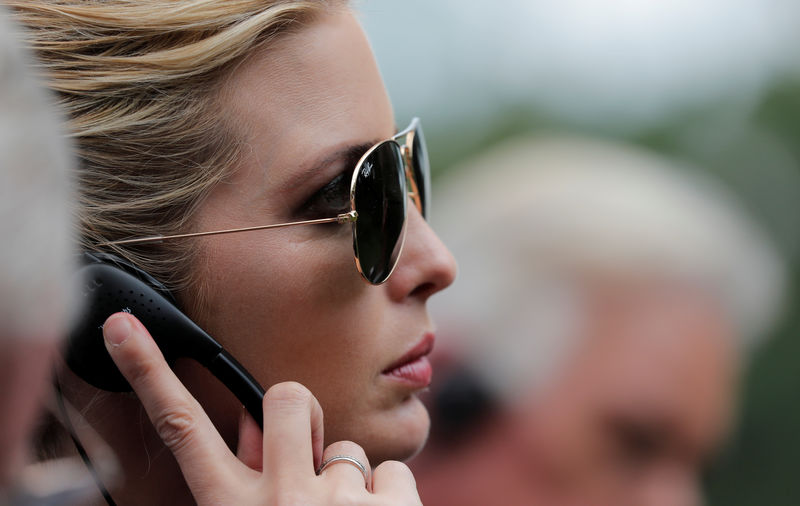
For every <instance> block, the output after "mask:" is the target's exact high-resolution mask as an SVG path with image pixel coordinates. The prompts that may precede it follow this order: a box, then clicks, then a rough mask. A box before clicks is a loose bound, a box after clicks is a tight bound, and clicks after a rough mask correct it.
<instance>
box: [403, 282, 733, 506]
mask: <svg viewBox="0 0 800 506" xmlns="http://www.w3.org/2000/svg"><path fill="white" fill-rule="evenodd" d="M587 286H588V288H586V296H585V298H584V299H583V303H584V304H585V305H584V306H583V308H584V309H583V317H582V318H581V325H580V326H579V327H578V328H577V329H576V332H578V335H577V336H575V337H576V341H575V342H576V345H575V347H574V348H573V349H572V352H571V353H570V354H568V356H567V357H565V359H564V360H563V362H562V363H561V364H560V367H558V368H557V370H556V372H555V373H554V374H553V375H552V376H550V377H549V378H547V379H546V380H545V381H544V382H543V383H541V384H539V385H529V386H528V387H527V389H526V390H525V392H526V393H524V394H522V395H521V396H520V397H519V398H518V399H515V400H511V406H510V407H508V408H507V409H506V410H505V411H502V412H500V413H499V414H495V415H493V416H492V417H490V418H489V419H487V420H486V421H485V423H484V425H482V426H480V427H478V429H476V430H475V431H473V433H472V434H473V435H472V437H471V439H470V440H469V441H468V442H465V443H463V444H460V445H459V446H457V447H452V446H451V447H447V448H443V449H442V450H438V449H437V444H436V443H437V442H436V441H433V445H432V446H431V448H430V451H428V450H426V452H424V453H423V455H422V457H423V459H421V461H420V462H419V463H418V467H417V469H416V473H417V481H418V485H419V489H420V493H421V496H422V499H423V502H424V503H425V504H426V505H430V506H440V505H441V506H446V505H449V504H460V505H461V506H467V505H476V506H477V505H483V504H503V505H506V506H514V505H547V506H593V505H597V506H627V505H630V506H661V505H663V506H692V505H699V504H700V503H701V500H700V491H699V477H700V474H701V472H702V470H703V468H704V466H705V465H706V464H707V462H708V460H709V459H710V458H712V457H713V455H714V453H715V452H716V450H717V448H718V446H719V445H720V443H721V442H722V440H723V439H724V437H725V436H726V434H727V432H728V430H729V427H728V426H729V423H730V419H731V413H732V408H733V398H734V391H735V381H736V375H737V369H738V367H737V356H736V355H737V354H736V350H735V349H734V346H735V344H734V343H735V340H734V339H733V336H732V335H731V332H732V330H731V328H729V327H728V325H727V321H728V320H727V319H726V317H725V315H724V314H723V313H722V312H721V311H720V309H719V308H718V307H717V306H716V305H715V304H714V303H713V301H712V300H710V299H709V298H707V297H705V295H704V294H702V293H700V292H698V291H695V290H692V289H687V288H685V287H678V286H674V285H670V286H666V285H664V286H662V285H658V284H652V283H645V284H630V285H629V284H624V285H623V284H604V283H588V284H587ZM437 452H438V453H437Z"/></svg>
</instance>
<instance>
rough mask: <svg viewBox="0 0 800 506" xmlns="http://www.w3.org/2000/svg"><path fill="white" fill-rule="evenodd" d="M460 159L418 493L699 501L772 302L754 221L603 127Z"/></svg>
mask: <svg viewBox="0 0 800 506" xmlns="http://www.w3.org/2000/svg"><path fill="white" fill-rule="evenodd" d="M452 174H454V177H453V178H452V179H451V180H450V181H440V182H439V185H438V188H441V189H443V193H442V194H440V195H437V198H436V202H437V208H436V209H434V220H436V224H437V226H438V229H439V230H440V231H441V233H442V236H443V238H444V239H445V241H446V242H447V243H448V245H449V246H450V247H451V248H452V249H453V251H454V253H455V254H456V257H457V258H459V261H460V279H459V281H458V282H457V286H456V288H455V289H454V290H453V291H452V292H451V294H450V296H449V297H448V296H445V297H442V299H440V301H439V304H438V305H434V307H433V311H434V313H436V316H437V317H438V318H437V321H439V322H440V331H439V334H440V336H441V339H440V342H439V346H438V353H439V359H440V361H441V365H442V367H440V368H439V369H438V370H437V372H442V369H443V370H444V373H443V374H438V375H437V379H436V381H435V382H434V387H435V388H436V390H435V391H434V392H432V394H433V395H432V397H431V402H432V403H433V406H432V413H433V416H434V426H433V427H434V432H433V434H432V437H431V440H430V442H429V445H428V447H427V448H426V450H425V451H424V452H423V454H422V455H421V456H420V457H419V458H418V459H417V461H416V462H415V463H414V464H415V469H414V470H415V474H416V476H417V480H418V485H419V489H420V493H421V495H422V499H423V501H424V503H425V504H426V505H428V506H445V505H451V504H459V505H462V506H466V505H473V504H474V505H486V504H502V505H510V506H511V505H523V504H524V505H530V504H543V505H549V506H561V505H576V506H578V505H580V506H589V505H609V506H626V505H631V506H657V505H669V506H690V505H696V504H700V503H701V498H700V493H699V477H700V474H701V472H702V470H703V468H704V466H706V465H707V463H708V461H709V459H711V458H712V457H713V456H714V454H715V452H716V451H717V449H718V448H719V446H720V444H721V443H722V442H723V441H724V439H725V437H726V435H727V434H728V432H729V431H730V429H731V423H732V418H733V414H734V411H735V400H736V395H735V392H736V384H737V378H738V376H739V374H740V372H741V369H742V365H743V363H744V362H746V356H747V353H748V350H750V349H751V348H752V347H753V345H754V343H755V342H756V341H757V338H758V337H759V336H763V335H764V332H765V330H766V329H767V328H768V327H769V325H770V324H771V322H772V321H773V318H774V317H775V315H776V313H777V311H778V308H779V304H780V299H781V293H782V284H783V266H782V263H781V260H780V259H779V258H778V256H777V254H776V252H775V250H774V249H773V248H772V247H771V245H770V243H769V241H767V240H766V238H765V237H764V236H763V235H762V233H761V231H760V229H759V228H758V227H756V226H755V225H754V224H753V223H752V222H751V221H750V220H749V218H748V217H747V216H746V214H745V213H744V212H743V211H742V209H741V208H740V207H739V205H738V203H737V202H736V201H735V199H733V198H732V197H731V196H730V195H729V194H727V193H726V192H725V191H723V190H722V189H721V188H720V187H719V186H716V185H714V184H713V183H712V182H711V181H709V180H704V179H702V178H701V177H700V176H699V174H698V173H697V172H696V171H695V172H690V171H688V170H686V169H684V168H681V167H677V166H675V164H674V163H673V162H670V161H667V160H663V159H660V158H658V157H655V156H654V155H652V154H649V153H646V152H642V151H637V150H635V149H633V148H630V147H627V146H623V145H616V144H611V143H607V142H600V141H591V140H585V139H578V138H558V137H551V138H546V139H531V138H523V139H518V140H516V141H511V142H508V143H507V144H505V145H503V146H501V147H499V148H497V149H495V150H494V151H492V152H491V153H490V154H488V155H486V156H484V157H482V158H480V159H478V160H474V162H473V163H471V164H470V165H469V166H468V167H461V168H459V169H457V170H453V171H452ZM448 336H450V337H452V341H450V342H448V341H447V340H446V339H447V338H448ZM437 385H438V386H437Z"/></svg>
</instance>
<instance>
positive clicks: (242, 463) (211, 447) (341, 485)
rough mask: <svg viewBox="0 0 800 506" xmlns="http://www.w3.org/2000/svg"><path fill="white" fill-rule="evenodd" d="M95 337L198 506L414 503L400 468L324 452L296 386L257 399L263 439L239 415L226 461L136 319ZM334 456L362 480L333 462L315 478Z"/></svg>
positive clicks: (312, 414)
mask: <svg viewBox="0 0 800 506" xmlns="http://www.w3.org/2000/svg"><path fill="white" fill-rule="evenodd" d="M103 335H104V337H105V340H106V348H107V349H108V352H109V353H110V354H111V357H112V358H113V360H114V362H115V363H116V364H117V367H119V370H120V371H121V372H122V374H123V375H124V376H125V378H126V379H127V380H128V382H129V383H130V384H131V386H132V387H133V389H134V391H136V394H137V395H138V396H139V399H140V400H141V402H142V404H143V405H144V408H145V410H146V411H147V415H148V416H149V417H150V421H151V422H152V423H153V425H154V426H155V428H156V431H157V432H158V434H159V436H160V437H161V439H162V440H163V441H164V444H166V445H167V447H168V448H169V449H170V450H171V451H172V453H173V454H174V455H175V458H176V459H177V461H178V464H179V465H180V468H181V471H182V472H183V476H184V478H185V479H186V482H187V483H188V485H189V488H190V489H191V491H192V494H193V495H194V498H195V500H196V501H197V503H198V504H199V505H210V504H236V505H256V504H258V505H278V504H280V505H283V504H304V505H323V504H326V505H327V504H342V505H344V504H346V505H354V504H363V505H371V504H382V505H388V504H403V505H419V504H421V501H420V498H419V495H418V494H417V490H416V482H415V480H414V476H413V475H412V474H411V471H410V470H409V469H408V467H406V466H405V464H402V463H400V462H392V461H389V462H384V463H383V464H381V465H379V466H378V467H377V468H376V469H375V470H374V471H372V470H370V466H369V462H368V460H367V457H366V455H365V454H364V450H363V449H362V448H361V447H360V446H358V445H357V444H355V443H352V442H349V441H340V442H337V443H333V444H331V445H330V446H328V448H326V449H325V451H324V452H323V449H322V446H323V427H322V408H320V405H319V402H317V400H316V398H314V396H313V395H312V394H311V392H309V391H308V389H306V388H305V387H304V386H302V385H300V384H299V383H291V382H287V383H280V384H277V385H275V386H273V387H272V388H270V389H269V391H268V392H267V394H266V395H265V396H264V401H263V409H264V433H263V437H262V435H261V431H260V430H259V429H258V426H257V425H256V423H255V421H253V419H252V417H250V416H249V415H246V416H244V417H243V420H242V423H241V424H240V433H239V448H238V450H237V455H234V454H233V453H232V452H231V451H230V450H229V449H228V446H227V445H226V444H225V442H224V441H223V440H222V437H221V436H220V435H219V433H218V432H217V431H216V429H215V428H214V426H213V424H212V423H211V420H210V419H209V418H208V416H207V415H206V413H205V412H204V411H203V409H202V408H201V407H200V404H199V403H198V402H197V401H196V400H195V399H194V398H193V397H192V396H191V394H189V392H188V391H187V390H186V388H185V387H184V386H183V384H182V383H181V382H180V381H179V380H178V378H177V377H176V376H175V374H174V373H173V372H172V370H171V369H170V368H169V366H168V365H167V363H166V361H165V360H164V357H163V355H162V354H161V351H160V350H159V349H158V347H157V346H156V344H155V342H154V341H153V339H152V338H151V337H150V334H149V333H148V332H147V330H146V329H145V328H144V326H143V325H142V324H141V323H140V322H139V320H137V319H136V318H135V317H133V316H132V315H130V314H126V313H117V314H114V315H112V316H110V317H109V318H108V320H107V321H106V323H105V326H104V327H103ZM337 456H347V457H350V458H353V459H355V460H357V461H358V462H360V463H361V464H363V466H364V471H365V474H364V473H362V470H361V469H359V466H358V465H357V464H355V463H354V462H351V461H350V460H348V459H336V458H334V459H333V461H331V462H330V463H329V464H328V465H327V466H324V469H323V471H322V472H321V473H320V474H319V475H317V474H316V472H315V470H316V469H317V468H318V467H319V466H320V464H321V463H323V462H326V461H328V460H329V459H331V458H332V457H337Z"/></svg>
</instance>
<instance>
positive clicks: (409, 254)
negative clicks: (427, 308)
mask: <svg viewBox="0 0 800 506" xmlns="http://www.w3.org/2000/svg"><path fill="white" fill-rule="evenodd" d="M408 207H409V211H408V221H407V223H406V227H407V230H406V241H405V244H404V245H403V252H402V253H401V255H400V260H399V261H398V263H397V267H396V268H395V270H394V272H393V273H392V275H391V277H390V278H389V280H388V281H387V283H386V284H387V285H388V290H389V296H390V297H391V298H392V299H393V300H395V301H397V302H400V301H404V300H406V299H408V298H415V299H417V300H421V301H422V302H425V301H426V300H428V297H430V296H431V295H433V294H434V293H436V292H438V291H440V290H444V289H445V288H447V287H448V286H450V285H451V284H452V283H453V280H454V279H455V277H456V271H457V268H456V260H455V258H453V254H452V253H450V250H448V249H447V247H446V246H445V245H444V243H442V241H441V239H439V236H438V235H436V232H434V231H433V229H432V228H431V227H430V225H428V222H427V221H425V219H424V218H423V217H422V215H420V213H419V211H417V208H416V207H415V206H414V205H412V204H410V203H409V206H408Z"/></svg>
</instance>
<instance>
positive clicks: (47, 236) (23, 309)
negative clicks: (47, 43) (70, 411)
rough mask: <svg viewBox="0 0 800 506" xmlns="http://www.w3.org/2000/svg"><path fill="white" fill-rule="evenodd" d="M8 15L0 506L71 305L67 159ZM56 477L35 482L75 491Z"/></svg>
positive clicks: (14, 489)
mask: <svg viewBox="0 0 800 506" xmlns="http://www.w3.org/2000/svg"><path fill="white" fill-rule="evenodd" d="M6 16H7V13H6V11H5V10H4V9H2V10H0V244H1V245H0V322H1V323H0V503H1V504H8V503H9V501H10V502H11V504H17V503H19V504H26V501H28V500H33V499H32V496H30V493H31V492H32V491H31V489H30V486H32V484H30V483H27V484H22V481H23V480H22V470H23V464H25V463H26V459H27V457H28V455H27V453H28V451H29V448H30V446H29V437H30V435H31V431H32V430H33V428H34V426H35V419H36V415H37V414H38V413H39V411H40V409H41V406H42V402H43V400H44V399H43V398H44V394H45V392H47V391H48V390H49V388H48V387H49V380H50V371H51V367H52V364H53V360H54V358H55V356H56V353H57V350H58V345H59V342H60V339H61V338H62V337H63V335H64V332H65V329H66V328H67V326H68V320H69V316H70V314H71V313H72V308H71V306H72V304H73V302H74V297H70V294H74V292H73V291H72V290H71V284H72V283H71V281H70V278H71V275H72V272H73V270H74V269H73V264H72V260H73V256H74V255H73V253H74V252H73V243H72V217H71V215H70V203H71V199H72V189H71V185H70V181H69V174H68V170H69V165H70V164H71V162H72V155H71V152H70V149H69V147H68V143H67V141H66V140H65V138H64V136H63V132H62V129H61V125H60V123H59V120H58V118H57V117H56V115H55V113H54V109H53V106H52V101H51V97H50V96H48V95H47V94H46V93H45V92H44V90H43V89H42V88H40V87H39V85H38V83H37V82H36V80H35V79H34V78H33V77H32V74H31V69H30V67H29V63H30V61H29V60H28V59H27V55H25V54H23V52H22V50H21V49H20V48H19V47H18V46H17V44H16V42H15V40H16V39H15V35H16V31H15V30H14V29H13V28H12V26H11V25H10V24H9V22H8V19H7V17H6ZM31 470H32V469H31ZM30 476H32V474H31V475H29V477H30ZM55 478H56V475H54V474H52V473H51V474H50V475H49V478H48V479H47V480H40V481H39V483H40V484H42V485H48V486H55V487H58V486H59V485H64V486H67V487H75V486H77V485H78V483H76V482H75V481H73V482H72V483H61V484H55V483H52V481H54V480H55ZM73 478H74V476H73ZM45 482H51V483H45ZM29 485H30V486H29ZM23 489H25V490H23ZM43 493H46V492H43ZM55 497H56V496H53V498H55ZM60 497H61V500H67V498H68V497H69V496H66V495H65V496H60ZM56 502H57V503H61V502H60V501H59V500H57V499H56ZM37 504H38V503H37Z"/></svg>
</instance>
